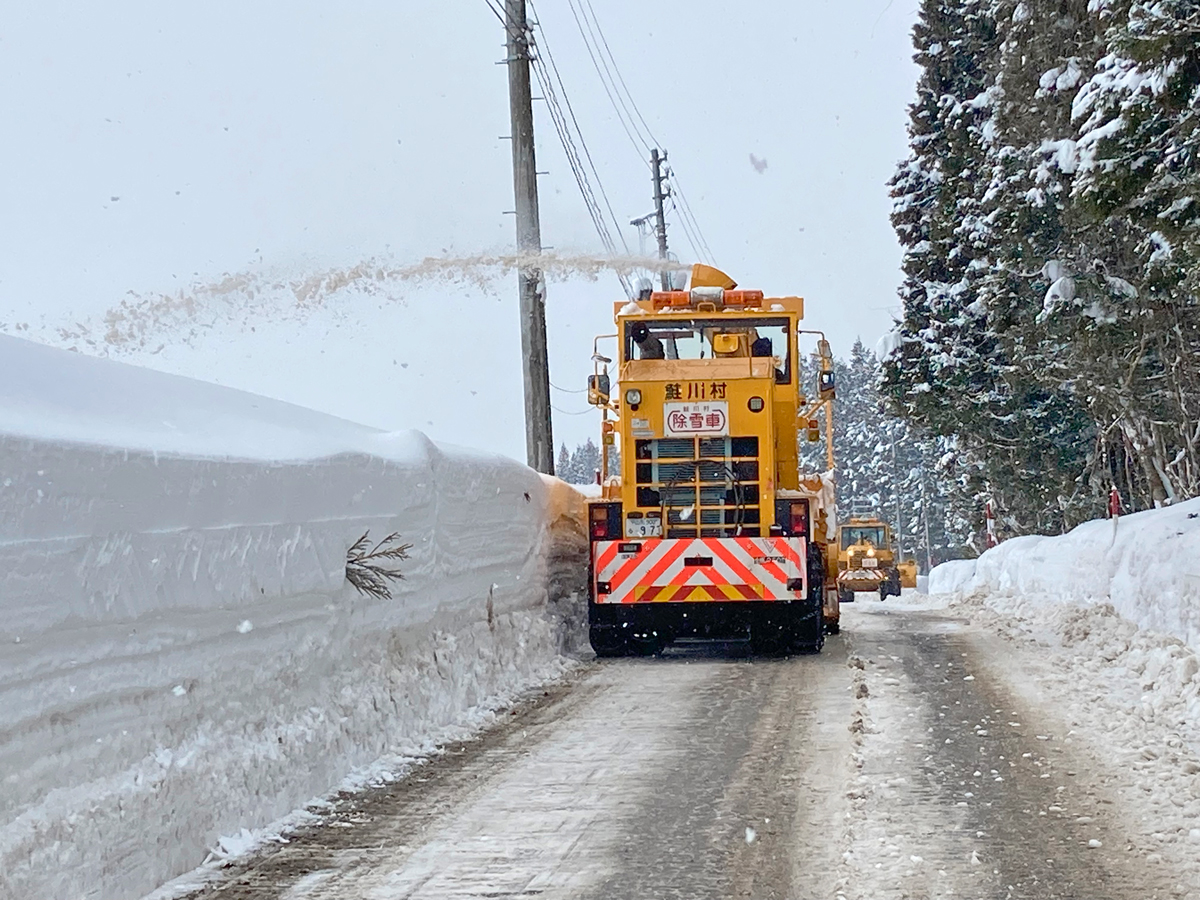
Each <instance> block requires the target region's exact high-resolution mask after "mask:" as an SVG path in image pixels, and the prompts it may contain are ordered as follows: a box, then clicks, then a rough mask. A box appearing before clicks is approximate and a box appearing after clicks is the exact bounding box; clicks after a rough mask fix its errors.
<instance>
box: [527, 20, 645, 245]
mask: <svg viewBox="0 0 1200 900" xmlns="http://www.w3.org/2000/svg"><path fill="white" fill-rule="evenodd" d="M529 6H530V8H531V9H532V10H533V14H534V17H535V18H536V17H537V8H536V7H534V5H533V3H532V0H531V2H530V4H529ZM538 31H539V33H540V34H541V38H542V40H541V45H540V46H541V48H542V49H543V50H545V52H546V61H547V62H549V64H550V71H551V72H552V73H553V76H554V79H555V81H557V83H558V87H559V90H560V91H561V93H562V96H563V103H564V104H565V105H566V107H567V112H568V113H569V114H570V116H571V124H572V125H573V126H574V129H575V133H576V134H577V135H578V136H579V143H580V145H581V146H582V147H583V155H584V158H585V159H586V160H587V164H588V167H589V168H590V169H591V171H592V176H593V177H594V178H595V180H596V185H597V187H598V188H599V190H600V196H601V197H602V198H603V199H604V205H605V207H606V208H607V209H608V214H609V216H610V217H611V218H612V221H613V225H614V226H615V227H616V231H617V236H618V237H619V238H620V240H621V246H622V247H624V248H625V254H626V255H628V254H629V244H628V243H627V242H626V241H625V235H624V232H622V231H621V223H620V221H619V220H618V219H617V216H616V213H615V212H613V208H612V203H611V202H609V199H608V192H607V191H605V190H604V183H603V181H602V180H601V179H600V172H599V170H598V169H597V168H596V164H595V162H594V161H593V160H592V153H591V150H589V149H588V146H587V141H586V140H585V139H584V137H583V129H582V128H580V127H579V119H578V118H577V117H576V115H575V108H574V107H573V106H572V105H571V98H570V96H568V94H567V88H566V85H565V84H564V83H563V80H562V75H561V74H560V73H559V71H558V64H557V63H555V61H554V53H553V52H552V51H551V49H550V45H549V43H548V42H547V41H546V32H545V29H543V28H542V25H541V21H540V19H539V20H538ZM539 63H540V58H539ZM543 68H544V66H543ZM547 80H548V79H547ZM552 92H553V90H552ZM555 102H556V103H557V100H556V101H555ZM568 133H569V132H568ZM610 240H611V238H610Z"/></svg>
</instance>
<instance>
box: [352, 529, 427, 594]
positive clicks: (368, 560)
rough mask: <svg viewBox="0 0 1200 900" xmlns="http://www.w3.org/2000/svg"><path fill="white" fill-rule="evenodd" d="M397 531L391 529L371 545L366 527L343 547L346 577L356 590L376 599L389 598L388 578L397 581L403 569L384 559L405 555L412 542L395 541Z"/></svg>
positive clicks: (405, 557)
mask: <svg viewBox="0 0 1200 900" xmlns="http://www.w3.org/2000/svg"><path fill="white" fill-rule="evenodd" d="M399 540H400V532H398V531H393V532H392V533H391V534H389V535H388V536H387V537H385V538H384V539H383V540H381V541H380V542H379V543H377V544H375V546H373V547H372V546H371V532H370V529H368V530H367V531H365V532H363V536H362V537H360V538H359V539H358V540H357V541H355V542H354V543H353V544H352V545H351V547H350V549H349V550H347V551H346V580H347V581H349V582H350V583H351V584H352V585H354V587H355V589H357V590H358V592H359V593H360V594H367V595H368V596H371V597H376V598H378V599H380V600H390V599H392V589H391V587H390V586H389V585H388V582H389V581H400V580H401V579H402V578H404V573H403V572H401V571H400V570H399V569H397V568H394V567H389V566H387V565H385V563H384V561H385V560H403V559H408V558H409V555H408V551H409V550H411V549H412V544H397V543H396V542H397V541H399Z"/></svg>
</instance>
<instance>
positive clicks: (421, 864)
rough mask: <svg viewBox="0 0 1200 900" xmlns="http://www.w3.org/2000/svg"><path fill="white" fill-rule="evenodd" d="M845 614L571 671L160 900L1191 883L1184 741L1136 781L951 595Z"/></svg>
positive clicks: (994, 893) (984, 893) (1149, 762)
mask: <svg viewBox="0 0 1200 900" xmlns="http://www.w3.org/2000/svg"><path fill="white" fill-rule="evenodd" d="M844 615H845V618H844V620H843V621H844V632H843V634H842V635H841V636H840V637H838V638H833V639H831V641H830V642H829V643H828V644H827V645H826V650H825V652H824V653H822V654H821V655H820V656H807V657H799V658H795V659H790V660H753V661H752V660H746V659H737V658H731V657H729V656H727V655H720V654H712V653H695V652H692V651H687V652H680V653H676V654H672V655H669V656H668V657H667V658H663V659H656V660H618V661H611V662H606V663H604V664H592V665H589V666H586V667H584V668H583V669H582V670H581V671H580V672H579V673H578V674H577V675H576V676H575V677H574V678H573V679H572V680H571V681H570V682H569V683H567V684H562V685H559V686H557V687H555V688H552V689H550V690H549V691H548V692H547V693H546V694H545V695H544V696H542V697H540V698H537V699H536V700H534V701H532V702H530V703H528V704H526V705H525V706H523V707H520V708H518V709H516V710H514V711H513V713H512V714H511V715H510V716H508V721H507V722H506V723H505V724H503V725H502V726H500V727H498V728H495V729H493V730H492V731H490V732H489V733H487V734H485V735H484V736H483V737H482V738H480V739H479V740H477V741H473V742H470V743H467V744H463V745H457V746H454V747H451V748H448V750H447V752H446V753H444V754H443V755H441V756H439V757H437V758H435V759H434V760H433V761H431V762H429V763H428V764H426V765H424V766H421V767H419V768H418V769H416V770H415V771H414V772H413V774H412V775H411V776H410V777H409V778H407V779H405V780H403V781H400V782H397V783H395V784H392V785H389V786H386V787H382V788H378V789H375V790H372V791H369V792H367V793H365V794H361V795H357V796H348V797H345V798H343V799H341V800H340V801H339V802H338V803H336V804H335V805H334V807H333V808H332V810H327V811H325V812H324V813H323V814H322V815H321V816H320V817H319V818H320V821H319V824H316V825H312V826H310V827H306V828H305V829H303V830H301V831H300V832H298V833H295V834H292V835H290V839H289V842H287V843H277V844H272V845H269V846H268V847H267V849H265V850H263V851H260V852H259V853H257V854H255V855H253V856H249V857H246V858H243V859H240V860H237V861H235V862H233V863H232V864H230V865H229V866H228V867H227V868H225V869H223V870H220V871H215V872H213V871H210V872H209V873H208V874H207V876H206V878H207V882H206V883H205V884H204V885H203V886H202V887H199V888H198V889H193V890H191V892H190V893H189V892H188V891H186V890H184V891H178V890H177V891H176V892H175V893H176V895H179V896H187V897H189V898H194V900H242V898H244V900H266V898H274V900H303V898H312V900H317V898H335V897H336V898H363V900H400V898H413V900H416V898H420V900H433V898H466V897H492V898H509V897H532V896H538V897H543V898H560V897H561V898H567V897H570V898H680V900H697V898H714V900H715V898H733V897H753V898H772V897H774V898H831V900H832V898H838V897H844V898H846V900H888V898H903V897H911V898H927V897H928V898H932V897H939V898H940V897H946V898H949V897H955V898H974V897H977V898H1039V900H1050V898H1064V900H1065V898H1076V900H1081V898H1088V900H1101V898H1113V900H1117V898H1120V900H1126V898H1127V900H1134V898H1136V900H1148V898H1156V897H1162V898H1167V897H1181V898H1192V900H1198V898H1200V879H1198V878H1197V872H1196V868H1195V857H1196V855H1197V854H1198V853H1200V841H1198V840H1197V838H1200V832H1197V831H1192V832H1189V831H1188V830H1187V827H1186V825H1187V822H1188V820H1189V819H1192V820H1194V819H1195V818H1196V817H1197V816H1198V815H1200V783H1197V782H1198V781H1200V778H1197V777H1194V776H1192V777H1189V776H1188V775H1187V769H1186V766H1185V768H1184V769H1183V771H1182V774H1180V772H1179V771H1177V770H1176V769H1177V768H1178V766H1177V764H1183V763H1181V760H1182V758H1183V757H1184V756H1187V755H1188V753H1189V752H1190V751H1187V750H1186V748H1185V749H1184V750H1180V751H1179V752H1178V753H1176V755H1175V756H1174V757H1173V758H1172V760H1173V761H1172V763H1171V764H1172V765H1173V766H1176V768H1171V769H1161V768H1159V769H1156V768H1154V767H1155V766H1156V765H1158V763H1159V762H1162V761H1163V759H1160V758H1159V757H1157V756H1152V755H1151V754H1148V753H1146V752H1143V753H1142V754H1140V755H1139V757H1138V758H1139V759H1140V760H1141V762H1143V763H1144V764H1145V765H1144V766H1142V767H1141V768H1140V769H1139V771H1140V772H1141V773H1142V775H1144V776H1145V777H1144V778H1142V780H1141V781H1139V780H1138V778H1131V777H1130V771H1131V766H1130V763H1129V762H1128V760H1127V759H1125V758H1117V757H1115V756H1114V755H1113V753H1112V752H1111V751H1110V749H1109V748H1108V746H1107V745H1106V744H1105V734H1104V731H1105V730H1106V728H1105V725H1104V722H1103V721H1099V722H1095V721H1093V720H1091V719H1088V718H1087V717H1086V715H1085V712H1084V711H1083V710H1082V709H1081V708H1080V707H1078V705H1077V704H1073V703H1071V702H1066V698H1062V697H1056V696H1054V693H1053V688H1054V685H1055V682H1054V681H1053V678H1052V677H1051V675H1049V674H1047V672H1045V671H1042V670H1040V669H1039V668H1038V667H1039V665H1042V664H1043V663H1045V661H1046V659H1047V658H1048V655H1049V654H1050V652H1051V651H1049V650H1047V649H1046V648H1045V647H1042V646H1041V645H1039V644H1037V643H1036V641H1035V640H1033V639H1031V638H1028V637H1023V636H1019V635H1017V636H1014V635H1011V634H1010V635H1008V636H1004V635H1001V634H998V633H997V632H996V631H995V630H994V629H989V628H986V627H981V626H979V625H978V624H972V623H971V622H969V621H968V620H967V618H965V617H963V616H962V615H960V614H959V613H958V611H956V610H950V611H946V610H936V609H911V608H908V609H906V608H903V607H899V606H897V605H895V604H893V605H890V606H886V607H885V606H882V605H880V604H878V603H858V604H855V606H853V607H850V608H848V609H847V610H846V612H845V614H844ZM1055 652H1058V651H1055ZM1062 659H1064V660H1065V659H1067V656H1066V655H1063V656H1062ZM1063 665H1067V664H1066V663H1063ZM1058 668H1059V669H1060V670H1061V669H1062V666H1061V665H1060V666H1058ZM1043 689H1048V690H1049V691H1050V693H1048V694H1046V693H1039V692H1041V691H1042V690H1043ZM1103 713H1104V711H1103V710H1100V711H1099V713H1098V715H1099V716H1100V718H1101V719H1103ZM1155 734H1156V733H1155V732H1154V728H1153V727H1152V725H1148V726H1147V727H1146V735H1145V738H1146V740H1147V741H1148V742H1151V743H1152V742H1153V741H1154V740H1155V739H1156V738H1155ZM1177 749H1178V748H1177ZM1188 758H1189V759H1190V758H1191V757H1188ZM1185 762H1186V761H1185ZM1164 764H1165V763H1164ZM1147 767H1148V768H1147ZM1197 771H1200V769H1197ZM1139 777H1140V776H1139ZM1146 779H1149V781H1147V780H1146ZM1163 807H1169V809H1168V810H1166V811H1164V809H1163ZM1168 826H1173V827H1168ZM1165 832H1169V833H1165ZM181 883H182V882H181ZM192 884H193V885H195V884H196V881H195V877H193V879H192Z"/></svg>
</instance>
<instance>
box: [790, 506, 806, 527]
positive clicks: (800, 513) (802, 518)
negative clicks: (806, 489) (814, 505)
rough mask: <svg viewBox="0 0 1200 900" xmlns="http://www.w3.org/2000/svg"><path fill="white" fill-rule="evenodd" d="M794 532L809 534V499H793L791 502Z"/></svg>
mask: <svg viewBox="0 0 1200 900" xmlns="http://www.w3.org/2000/svg"><path fill="white" fill-rule="evenodd" d="M791 524H792V534H794V535H807V534H808V501H807V500H793V501H792V502H791Z"/></svg>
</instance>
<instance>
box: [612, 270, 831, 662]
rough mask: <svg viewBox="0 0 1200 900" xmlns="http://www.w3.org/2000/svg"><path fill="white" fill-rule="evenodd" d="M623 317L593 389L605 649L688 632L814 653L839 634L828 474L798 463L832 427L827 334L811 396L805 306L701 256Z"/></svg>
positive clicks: (758, 647) (621, 309)
mask: <svg viewBox="0 0 1200 900" xmlns="http://www.w3.org/2000/svg"><path fill="white" fill-rule="evenodd" d="M614 311H615V318H616V326H617V333H616V334H615V335H605V336H603V337H602V338H597V339H596V341H597V343H596V345H595V347H594V354H593V360H594V364H595V371H594V374H593V375H592V376H591V377H590V378H589V384H588V387H589V392H588V393H589V397H588V399H589V402H591V403H592V404H594V405H595V406H598V407H599V408H600V409H601V410H602V413H603V418H604V421H603V422H602V426H601V427H602V435H601V437H602V441H603V443H602V455H601V460H602V476H601V479H600V480H601V495H600V497H599V498H597V499H594V500H592V501H591V502H590V504H589V510H588V533H589V538H590V550H591V553H590V591H589V603H588V613H589V616H588V617H589V625H590V638H591V643H592V647H593V648H594V650H595V651H596V654H597V655H599V656H625V655H649V654H653V653H656V652H658V651H660V650H661V649H662V648H663V647H664V646H666V645H667V644H669V643H671V642H672V641H675V640H677V639H681V638H691V639H714V640H730V639H735V640H746V639H748V640H749V641H750V643H751V645H752V648H753V649H754V651H755V652H760V653H789V652H793V651H815V650H819V649H820V648H821V646H822V644H823V642H824V635H825V633H826V631H834V630H836V628H837V614H838V607H837V592H836V589H834V579H835V578H836V550H837V547H836V543H835V540H834V535H833V534H832V533H830V526H831V525H832V523H833V518H834V517H833V512H832V505H833V478H832V472H825V473H813V474H809V475H802V474H801V473H800V472H799V469H798V447H797V438H798V436H799V435H800V434H801V433H807V435H808V436H809V438H810V439H813V440H819V439H820V437H819V425H820V423H819V421H818V419H817V418H813V416H814V415H815V414H816V412H817V411H818V410H820V409H821V408H822V407H824V408H825V409H826V425H827V427H826V433H827V435H828V434H829V432H831V430H832V429H830V428H828V424H829V423H830V422H831V413H830V412H829V410H830V409H831V403H832V400H833V396H834V376H833V367H832V356H831V354H830V353H829V345H828V343H826V342H825V341H824V340H823V339H822V340H821V342H820V345H819V346H820V348H821V351H820V352H821V357H820V358H821V359H822V361H823V362H822V366H821V369H822V371H821V373H820V376H819V383H818V384H815V385H813V388H815V392H814V396H813V398H812V400H811V402H810V400H809V398H808V397H806V396H805V395H804V392H803V390H802V389H801V386H800V384H799V374H798V373H799V371H800V366H799V361H800V355H799V348H798V343H799V340H800V336H801V334H803V333H804V332H801V331H800V330H799V323H800V320H801V319H802V318H803V314H804V301H803V299H802V298H800V297H765V296H764V295H763V292H762V291H751V290H739V289H738V288H737V285H736V284H735V283H734V282H733V281H732V280H731V279H730V278H729V277H728V276H727V275H725V274H724V273H723V272H720V271H718V270H717V269H713V268H711V267H708V266H703V265H697V266H694V267H693V269H692V273H691V279H690V284H689V285H688V287H687V288H686V289H684V290H663V291H653V290H651V289H650V288H649V287H648V286H646V287H645V288H644V289H643V290H642V291H641V292H640V293H639V295H638V297H637V298H636V299H635V300H631V301H627V302H624V303H616V304H615V305H614ZM812 333H814V334H819V332H812ZM604 338H609V339H612V338H615V341H616V350H615V353H614V352H613V351H609V352H610V353H613V356H612V357H610V356H604V355H602V354H601V352H600V344H599V342H600V341H601V340H603V339H604ZM614 357H615V365H616V375H617V377H616V379H615V382H616V384H613V381H614V379H612V378H611V376H610V373H609V369H608V367H609V365H610V364H613V363H614ZM614 415H615V419H614V418H610V417H611V416H614ZM614 445H619V447H620V450H621V454H620V457H621V461H620V471H619V472H617V473H613V474H612V475H611V476H610V474H609V472H608V471H607V469H608V461H609V458H610V455H611V454H610V448H612V447H613V446H614ZM829 454H830V456H832V445H831V444H830V448H829ZM830 469H832V462H831V463H830ZM830 553H832V554H833V558H832V559H830V558H829V554H830ZM827 560H828V562H827ZM827 585H828V587H829V590H828V591H827V590H826V586H827Z"/></svg>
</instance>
